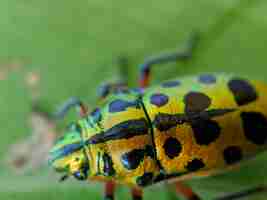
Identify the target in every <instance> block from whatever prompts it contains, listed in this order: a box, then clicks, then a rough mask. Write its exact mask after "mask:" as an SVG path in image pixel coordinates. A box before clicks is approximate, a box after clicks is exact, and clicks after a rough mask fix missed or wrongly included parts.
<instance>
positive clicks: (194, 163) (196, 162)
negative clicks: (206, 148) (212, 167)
mask: <svg viewBox="0 0 267 200" xmlns="http://www.w3.org/2000/svg"><path fill="white" fill-rule="evenodd" d="M203 167H205V164H204V163H203V161H202V160H201V159H198V158H194V159H193V160H191V161H190V162H188V163H187V165H186V169H187V170H188V171H191V172H194V171H197V170H200V169H202V168H203Z"/></svg>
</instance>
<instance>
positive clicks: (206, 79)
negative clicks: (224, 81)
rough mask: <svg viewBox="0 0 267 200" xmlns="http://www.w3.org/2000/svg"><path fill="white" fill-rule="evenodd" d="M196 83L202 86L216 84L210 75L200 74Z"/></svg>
mask: <svg viewBox="0 0 267 200" xmlns="http://www.w3.org/2000/svg"><path fill="white" fill-rule="evenodd" d="M198 81H199V82H200V83H204V84H213V83H216V77H215V76H214V75H212V74H202V75H200V76H199V77H198Z"/></svg>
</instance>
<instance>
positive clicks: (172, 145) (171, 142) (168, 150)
mask: <svg viewBox="0 0 267 200" xmlns="http://www.w3.org/2000/svg"><path fill="white" fill-rule="evenodd" d="M163 148H164V150H165V154H166V155H167V156H168V157H169V158H170V159H173V158H175V157H177V156H179V154H180V153H181V151H182V146H181V143H180V142H179V141H178V140H177V139H176V138H174V137H169V138H168V139H167V140H166V141H165V143H164V145H163Z"/></svg>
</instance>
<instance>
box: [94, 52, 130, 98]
mask: <svg viewBox="0 0 267 200" xmlns="http://www.w3.org/2000/svg"><path fill="white" fill-rule="evenodd" d="M115 62H116V65H117V66H118V68H119V80H118V81H117V82H115V83H104V84H102V85H101V86H100V87H99V88H98V92H97V93H98V97H99V99H100V100H103V99H105V98H106V97H107V96H108V95H109V94H112V93H116V92H123V91H126V90H127V89H128V86H127V76H128V71H127V68H128V59H127V58H125V57H119V58H117V59H116V61H115Z"/></svg>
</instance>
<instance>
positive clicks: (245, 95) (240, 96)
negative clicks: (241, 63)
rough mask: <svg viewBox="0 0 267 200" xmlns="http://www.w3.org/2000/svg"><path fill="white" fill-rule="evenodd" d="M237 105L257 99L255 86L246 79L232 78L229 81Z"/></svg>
mask: <svg viewBox="0 0 267 200" xmlns="http://www.w3.org/2000/svg"><path fill="white" fill-rule="evenodd" d="M228 87H229V89H230V90H231V91H232V93H233V95H234V98H235V101H236V103H237V105H239V106H242V105H246V104H248V103H251V102H253V101H255V100H256V99H257V92H256V90H255V88H254V87H253V86H252V85H251V84H250V83H249V82H248V81H246V80H243V79H232V80H230V81H229V83H228Z"/></svg>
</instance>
